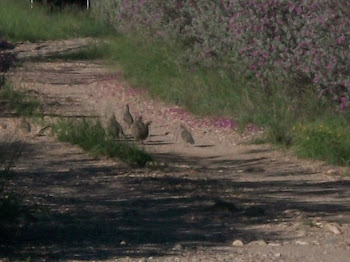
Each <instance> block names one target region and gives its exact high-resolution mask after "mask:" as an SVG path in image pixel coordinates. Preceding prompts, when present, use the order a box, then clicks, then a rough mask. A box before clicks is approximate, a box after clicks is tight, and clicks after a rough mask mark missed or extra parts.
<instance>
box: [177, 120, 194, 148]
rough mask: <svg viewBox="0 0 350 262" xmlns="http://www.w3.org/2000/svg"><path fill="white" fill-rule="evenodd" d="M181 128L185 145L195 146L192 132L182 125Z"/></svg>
mask: <svg viewBox="0 0 350 262" xmlns="http://www.w3.org/2000/svg"><path fill="white" fill-rule="evenodd" d="M180 127H181V129H182V130H181V139H182V140H183V141H184V142H185V143H188V144H194V139H193V137H192V135H191V133H190V131H188V130H187V128H186V127H185V126H184V125H183V124H181V125H180Z"/></svg>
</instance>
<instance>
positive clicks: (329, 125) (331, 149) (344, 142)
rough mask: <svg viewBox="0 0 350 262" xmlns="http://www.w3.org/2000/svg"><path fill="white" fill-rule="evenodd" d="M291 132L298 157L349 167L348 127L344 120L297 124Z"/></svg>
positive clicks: (349, 135)
mask: <svg viewBox="0 0 350 262" xmlns="http://www.w3.org/2000/svg"><path fill="white" fill-rule="evenodd" d="M292 131H293V140H294V147H295V149H296V152H297V154H298V155H299V156H301V157H305V158H314V159H319V160H326V161H328V162H330V163H331V164H336V165H346V166H349V165H350V125H349V122H348V121H346V120H345V119H340V118H336V119H332V120H329V119H326V120H318V121H315V122H309V123H299V124H296V125H294V126H293V127H292Z"/></svg>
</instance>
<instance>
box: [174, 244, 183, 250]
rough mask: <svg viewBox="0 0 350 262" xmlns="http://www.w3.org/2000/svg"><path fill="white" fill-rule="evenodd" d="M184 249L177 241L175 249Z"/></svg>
mask: <svg viewBox="0 0 350 262" xmlns="http://www.w3.org/2000/svg"><path fill="white" fill-rule="evenodd" d="M182 249H183V246H182V245H181V244H180V243H177V244H176V245H175V246H174V247H173V250H174V251H181V250H182Z"/></svg>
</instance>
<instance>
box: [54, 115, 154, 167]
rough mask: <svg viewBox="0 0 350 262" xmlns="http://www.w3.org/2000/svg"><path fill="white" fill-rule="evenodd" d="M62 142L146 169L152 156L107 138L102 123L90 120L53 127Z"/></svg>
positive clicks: (134, 147) (63, 121)
mask: <svg viewBox="0 0 350 262" xmlns="http://www.w3.org/2000/svg"><path fill="white" fill-rule="evenodd" d="M53 131H54V133H56V134H57V137H58V139H59V140H60V141H63V142H69V143H71V144H75V145H78V146H80V147H81V148H83V149H84V150H87V151H89V152H92V153H93V154H96V155H105V156H108V157H112V158H113V157H118V158H119V159H121V160H124V161H126V162H127V163H129V164H137V165H138V166H141V167H144V166H145V165H146V163H147V162H149V161H152V160H153V159H152V156H151V155H149V154H148V153H146V152H145V151H143V150H141V149H138V148H137V147H136V146H134V145H133V144H130V143H127V142H124V141H117V140H114V139H112V138H110V137H108V136H107V134H106V131H105V130H104V128H103V126H102V125H101V123H100V122H98V121H97V122H94V121H89V120H85V119H84V120H81V121H79V120H76V121H69V120H61V121H59V122H57V123H56V124H55V125H54V126H53Z"/></svg>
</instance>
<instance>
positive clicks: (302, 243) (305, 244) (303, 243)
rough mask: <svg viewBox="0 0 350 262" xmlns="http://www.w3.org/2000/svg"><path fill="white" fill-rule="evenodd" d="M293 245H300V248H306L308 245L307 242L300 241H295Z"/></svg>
mask: <svg viewBox="0 0 350 262" xmlns="http://www.w3.org/2000/svg"><path fill="white" fill-rule="evenodd" d="M295 244H297V245H301V246H307V245H309V243H308V242H305V241H301V240H297V241H295Z"/></svg>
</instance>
